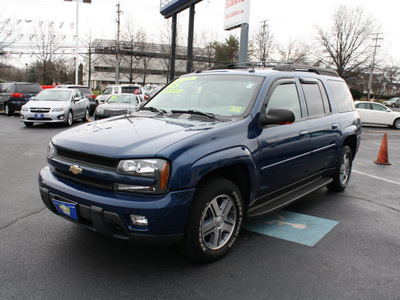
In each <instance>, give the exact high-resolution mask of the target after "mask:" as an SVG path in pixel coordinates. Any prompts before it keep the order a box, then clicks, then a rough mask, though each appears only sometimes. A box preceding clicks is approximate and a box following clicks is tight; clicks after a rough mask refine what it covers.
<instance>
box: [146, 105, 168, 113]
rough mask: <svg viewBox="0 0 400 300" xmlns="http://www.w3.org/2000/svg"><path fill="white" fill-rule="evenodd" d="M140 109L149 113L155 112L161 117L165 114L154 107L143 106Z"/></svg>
mask: <svg viewBox="0 0 400 300" xmlns="http://www.w3.org/2000/svg"><path fill="white" fill-rule="evenodd" d="M142 109H143V110H149V111H151V112H155V113H158V114H161V115H163V114H166V113H167V112H166V111H165V110H163V109H159V108H155V107H154V106H144V107H143V108H142Z"/></svg>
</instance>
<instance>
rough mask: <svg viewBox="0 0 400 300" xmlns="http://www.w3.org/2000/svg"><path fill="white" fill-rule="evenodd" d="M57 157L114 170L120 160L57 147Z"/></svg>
mask: <svg viewBox="0 0 400 300" xmlns="http://www.w3.org/2000/svg"><path fill="white" fill-rule="evenodd" d="M56 157H57V158H59V159H61V160H66V161H69V162H72V163H79V164H82V165H87V166H92V167H96V168H99V169H105V170H113V171H115V170H116V169H117V167H118V163H119V160H118V159H115V158H109V157H103V156H97V155H89V154H86V153H80V152H75V151H70V150H65V149H57V155H56Z"/></svg>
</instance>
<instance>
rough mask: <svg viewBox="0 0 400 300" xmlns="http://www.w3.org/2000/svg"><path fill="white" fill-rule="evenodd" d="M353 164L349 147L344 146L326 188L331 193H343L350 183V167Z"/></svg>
mask: <svg viewBox="0 0 400 300" xmlns="http://www.w3.org/2000/svg"><path fill="white" fill-rule="evenodd" d="M352 163H353V154H352V152H351V149H350V147H349V146H347V145H345V146H344V147H343V149H342V151H341V152H340V156H339V160H338V162H337V164H336V169H335V172H334V174H333V181H332V183H330V184H329V185H328V186H327V188H328V189H329V190H331V191H335V192H341V191H343V190H344V189H345V188H346V187H347V185H348V184H349V181H350V174H351V167H352Z"/></svg>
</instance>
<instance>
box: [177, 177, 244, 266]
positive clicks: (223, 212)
mask: <svg viewBox="0 0 400 300" xmlns="http://www.w3.org/2000/svg"><path fill="white" fill-rule="evenodd" d="M243 213H244V212H243V200H242V196H241V194H240V190H239V189H238V187H237V186H236V185H235V184H234V183H233V182H231V181H229V180H227V179H225V178H219V177H210V178H208V179H206V180H205V181H203V182H202V183H201V184H200V185H199V187H198V189H197V191H196V194H195V197H194V200H193V205H192V211H191V214H190V218H189V222H188V225H187V228H186V233H185V237H184V240H183V242H182V244H181V250H182V252H183V253H184V254H185V255H186V256H188V257H189V258H191V259H194V260H196V261H198V262H201V263H207V262H212V261H216V260H218V259H221V258H222V257H224V256H225V255H226V254H227V253H228V252H229V250H230V249H231V248H232V246H233V244H234V243H235V241H236V239H237V237H238V235H239V232H240V229H241V227H242V222H243Z"/></svg>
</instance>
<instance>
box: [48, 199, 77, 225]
mask: <svg viewBox="0 0 400 300" xmlns="http://www.w3.org/2000/svg"><path fill="white" fill-rule="evenodd" d="M52 201H53V204H54V206H55V207H56V209H57V211H58V212H59V213H60V214H62V215H64V216H67V217H69V218H71V219H74V220H78V211H77V206H76V204H75V203H72V202H66V201H60V200H57V199H52Z"/></svg>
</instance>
